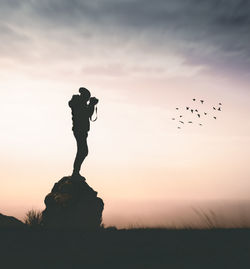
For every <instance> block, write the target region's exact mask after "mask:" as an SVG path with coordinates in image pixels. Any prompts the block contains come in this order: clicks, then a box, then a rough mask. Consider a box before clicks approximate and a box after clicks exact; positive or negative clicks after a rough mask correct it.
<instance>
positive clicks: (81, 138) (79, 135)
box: [69, 87, 98, 177]
mask: <svg viewBox="0 0 250 269" xmlns="http://www.w3.org/2000/svg"><path fill="white" fill-rule="evenodd" d="M79 93H80V95H73V96H72V98H71V100H70V101H69V106H70V108H71V110H72V121H73V127H72V131H73V133H74V136H75V139H76V143H77V153H76V157H75V161H74V166H73V168H74V169H73V173H72V177H82V176H81V175H80V170H81V165H82V163H83V161H84V159H85V158H86V156H87V155H88V144H87V137H88V131H89V129H90V122H89V121H90V119H91V117H92V115H93V113H94V109H95V105H96V104H97V103H98V99H97V98H95V97H91V94H90V92H89V90H87V89H86V88H83V87H81V88H80V89H79Z"/></svg>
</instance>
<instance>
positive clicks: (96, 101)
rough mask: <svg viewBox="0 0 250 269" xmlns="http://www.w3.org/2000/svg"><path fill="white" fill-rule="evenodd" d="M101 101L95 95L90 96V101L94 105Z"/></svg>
mask: <svg viewBox="0 0 250 269" xmlns="http://www.w3.org/2000/svg"><path fill="white" fill-rule="evenodd" d="M98 102H99V100H98V99H97V98H95V97H90V99H89V103H90V104H92V105H96V104H97V103H98Z"/></svg>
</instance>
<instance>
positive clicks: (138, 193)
mask: <svg viewBox="0 0 250 269" xmlns="http://www.w3.org/2000/svg"><path fill="white" fill-rule="evenodd" d="M249 11H250V2H249V1H247V0H227V1H226V0H210V1H205V0H199V1H198V0H186V1H181V0H156V1H149V0H120V1H115V0H91V1H84V0H71V1H68V0H43V1H39V0H23V1H19V0H0V37H1V42H0V114H1V134H0V138H1V139H0V148H1V151H0V152H1V153H0V163H1V169H0V176H1V180H0V212H1V213H3V214H6V215H13V216H16V217H18V218H20V219H23V218H24V216H25V213H26V212H27V211H28V210H30V209H32V208H33V209H36V210H43V209H44V203H43V200H44V197H45V195H46V194H48V193H49V192H50V190H51V188H52V186H53V184H54V183H55V182H57V181H58V180H60V179H61V178H62V177H64V176H67V175H70V174H71V172H72V165H73V161H74V157H75V152H76V144H75V141H74V137H73V134H72V131H71V127H72V122H71V111H70V108H69V107H68V101H69V100H70V99H71V96H72V95H73V94H77V92H78V89H79V87H81V86H83V87H86V88H88V89H89V90H90V91H91V93H92V95H93V96H96V97H97V98H98V99H99V100H100V101H99V104H98V120H97V121H96V122H94V123H92V124H91V130H90V133H89V138H88V143H89V156H88V157H87V159H86V160H85V162H84V166H83V168H82V174H83V175H84V176H85V177H86V178H87V182H88V184H90V185H91V186H92V187H93V188H94V189H95V190H96V191H98V195H99V196H100V197H101V198H102V199H103V200H104V203H105V209H104V214H103V221H104V223H105V225H107V226H109V225H116V226H118V227H126V226H129V225H145V226H147V225H165V224H166V223H170V224H171V223H172V224H173V223H176V222H178V221H177V220H179V222H181V221H183V218H184V216H186V215H190V216H191V215H192V214H193V213H194V212H193V211H192V208H196V207H201V206H204V204H206V206H207V208H210V209H211V208H215V205H217V206H219V207H220V208H223V206H226V205H228V203H229V202H230V205H231V203H232V201H234V202H235V203H236V204H237V205H238V203H242V201H244V202H246V203H248V200H249V188H250V181H249V178H250V167H249V150H250V121H249V118H248V115H249V114H250V90H249V82H250V75H249V74H250V47H249V43H250V35H249V31H250V13H249ZM193 98H196V99H197V101H196V102H193V101H192V99H193ZM201 99H202V100H204V101H205V102H204V104H203V105H201V103H200V102H199V100H201ZM219 102H221V103H222V111H221V112H218V111H217V112H216V116H217V119H216V120H215V119H213V116H214V115H215V111H213V109H212V107H213V106H216V108H217V107H218V104H219ZM186 106H190V107H194V108H197V109H199V110H200V111H202V112H205V111H206V112H208V115H207V117H205V115H202V117H201V119H198V118H197V117H196V116H194V115H192V114H191V113H190V112H189V111H187V110H185V107H186ZM176 107H179V108H180V109H179V111H177V110H176ZM178 113H181V114H182V115H183V121H185V124H181V123H178V124H177V120H175V121H173V120H172V118H173V117H174V118H176V119H177V118H178V117H179V114H178ZM188 120H192V121H193V124H187V121H188ZM199 123H202V124H203V126H199ZM178 126H181V129H178V128H177V127H178ZM244 210H245V209H244ZM222 211H223V210H222ZM224 211H225V210H224ZM193 215H194V214H193Z"/></svg>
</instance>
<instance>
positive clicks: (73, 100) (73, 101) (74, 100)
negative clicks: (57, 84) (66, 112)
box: [68, 94, 80, 107]
mask: <svg viewBox="0 0 250 269" xmlns="http://www.w3.org/2000/svg"><path fill="white" fill-rule="evenodd" d="M79 102H80V95H78V94H74V95H73V96H72V98H71V100H70V101H69V103H68V104H69V106H70V107H73V106H75V105H78V104H79Z"/></svg>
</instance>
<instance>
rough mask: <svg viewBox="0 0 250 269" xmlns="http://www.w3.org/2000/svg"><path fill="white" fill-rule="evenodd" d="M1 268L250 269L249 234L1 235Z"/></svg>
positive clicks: (118, 232) (27, 231)
mask: <svg viewBox="0 0 250 269" xmlns="http://www.w3.org/2000/svg"><path fill="white" fill-rule="evenodd" d="M0 238H1V239H0V244H1V247H0V261H1V264H0V268H3V269H8V268H25V269H28V268H35V269H40V268H41V269H50V268H53V269H57V268H60V269H64V268H67V269H72V268H86V269H92V268H101V269H104V268H108V269H112V268H116V269H133V268H135V269H141V268H143V269H158V268H159V269H161V268H164V269H166V268H170V269H175V268H178V269H181V268H183V269H189V268H192V269H196V268H197V269H215V268H219V269H224V268H225V269H228V268H235V269H241V268H244V269H245V268H246V269H247V268H250V229H211V230H188V229H186V230H185V229H184V230H168V229H131V230H110V229H109V230H103V231H101V232H83V231H74V232H72V231H44V230H40V229H21V230H20V229H19V230H13V229H12V230H6V229H5V230H1V231H0Z"/></svg>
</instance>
